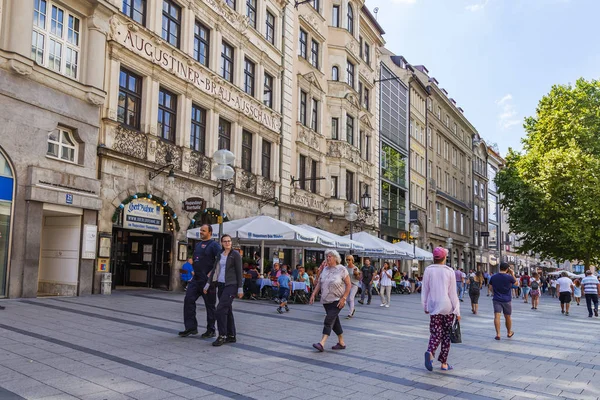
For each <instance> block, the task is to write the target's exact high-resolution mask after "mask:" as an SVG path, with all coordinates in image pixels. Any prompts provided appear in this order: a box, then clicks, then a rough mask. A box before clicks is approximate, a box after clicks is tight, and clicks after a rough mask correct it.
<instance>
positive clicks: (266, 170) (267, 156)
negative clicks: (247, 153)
mask: <svg viewBox="0 0 600 400" xmlns="http://www.w3.org/2000/svg"><path fill="white" fill-rule="evenodd" d="M272 146H273V144H272V143H271V142H269V141H267V140H264V139H263V141H262V157H261V158H262V161H261V173H262V176H263V178H265V179H269V180H270V179H271V148H272Z"/></svg>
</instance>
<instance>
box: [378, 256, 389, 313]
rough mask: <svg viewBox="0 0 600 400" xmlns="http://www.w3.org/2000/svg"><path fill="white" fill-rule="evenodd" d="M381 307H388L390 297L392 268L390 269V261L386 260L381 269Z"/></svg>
mask: <svg viewBox="0 0 600 400" xmlns="http://www.w3.org/2000/svg"><path fill="white" fill-rule="evenodd" d="M380 282H381V291H380V293H379V296H381V307H386V308H390V297H391V295H392V270H391V269H390V263H388V262H387V261H386V262H384V263H383V268H382V269H381V278H380Z"/></svg>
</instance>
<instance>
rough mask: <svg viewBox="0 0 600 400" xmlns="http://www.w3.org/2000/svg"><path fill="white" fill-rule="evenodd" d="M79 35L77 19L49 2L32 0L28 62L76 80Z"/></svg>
mask: <svg viewBox="0 0 600 400" xmlns="http://www.w3.org/2000/svg"><path fill="white" fill-rule="evenodd" d="M29 1H31V0H29ZM80 33H81V23H80V19H79V18H77V17H76V16H74V15H73V14H71V13H69V12H68V11H65V10H64V9H63V8H61V7H59V6H56V5H54V4H52V3H51V2H49V1H46V0H34V10H33V32H32V36H31V58H32V59H33V60H34V61H35V62H37V63H38V64H40V65H42V66H44V67H46V68H49V69H51V70H53V71H56V72H58V73H60V74H63V75H65V76H68V77H70V78H73V79H78V78H79V54H80V52H81V47H80Z"/></svg>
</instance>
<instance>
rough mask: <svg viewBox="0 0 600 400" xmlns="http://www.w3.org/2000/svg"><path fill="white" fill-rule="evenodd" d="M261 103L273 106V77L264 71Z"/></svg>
mask: <svg viewBox="0 0 600 400" xmlns="http://www.w3.org/2000/svg"><path fill="white" fill-rule="evenodd" d="M263 103H264V104H265V106H267V107H269V108H273V77H272V76H271V75H269V74H267V73H266V72H265V87H264V91H263Z"/></svg>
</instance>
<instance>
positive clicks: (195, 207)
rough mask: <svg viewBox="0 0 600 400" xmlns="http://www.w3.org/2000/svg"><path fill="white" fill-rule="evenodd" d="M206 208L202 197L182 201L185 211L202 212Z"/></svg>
mask: <svg viewBox="0 0 600 400" xmlns="http://www.w3.org/2000/svg"><path fill="white" fill-rule="evenodd" d="M205 208H206V202H205V201H204V199H203V198H202V197H190V198H188V199H185V200H184V201H183V209H184V210H185V211H202V210H204V209H205Z"/></svg>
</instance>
